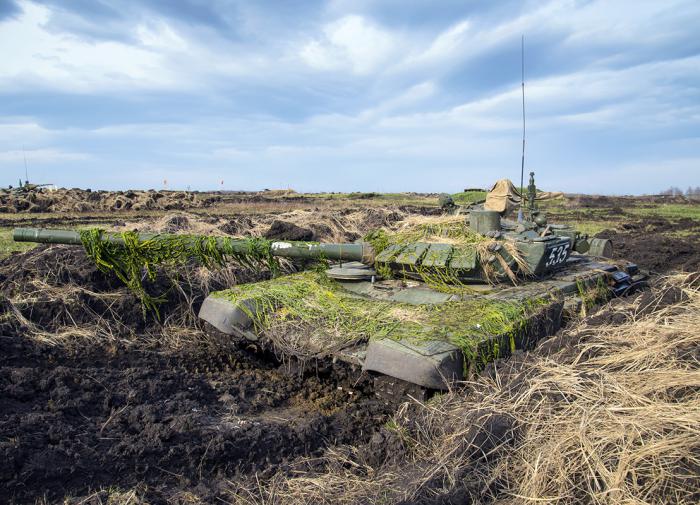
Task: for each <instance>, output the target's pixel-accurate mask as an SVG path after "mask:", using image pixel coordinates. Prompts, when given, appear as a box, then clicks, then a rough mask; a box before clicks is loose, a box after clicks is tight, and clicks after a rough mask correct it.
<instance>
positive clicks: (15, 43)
mask: <svg viewBox="0 0 700 505" xmlns="http://www.w3.org/2000/svg"><path fill="white" fill-rule="evenodd" d="M699 29H700V2H698V1H697V0H689V1H684V0H680V1H676V0H664V1H659V0H654V1H645V0H634V1H624V0H605V1H595V0H590V1H578V0H577V1H574V0H554V1H532V2H528V1H520V2H516V1H509V0H502V1H498V2H494V1H480V2H479V1H472V0H460V1H457V0H384V1H379V0H378V1H370V0H277V1H273V0H247V1H244V0H209V1H206V0H178V1H171V0H141V1H137V0H119V1H117V0H112V1H108V0H63V1H60V0H36V1H28V0H0V48H1V50H2V64H0V184H1V185H8V184H14V185H16V184H17V181H18V179H19V178H20V177H22V178H23V176H24V164H25V158H26V164H27V167H28V171H29V178H30V180H32V181H33V182H41V183H53V184H56V185H58V186H62V187H82V188H92V189H126V188H144V189H146V188H155V189H161V188H164V187H167V188H168V189H186V188H190V189H193V190H194V189H198V190H209V189H225V190H260V189H263V188H290V187H291V188H293V189H295V190H297V191H418V192H442V191H446V192H456V191H461V190H462V189H464V188H466V187H488V186H490V185H491V184H492V183H493V182H494V181H495V180H497V179H500V178H503V177H508V178H510V179H512V180H514V181H516V183H517V182H518V180H519V177H520V163H521V149H522V110H521V107H522V103H521V100H522V98H521V36H522V35H524V37H525V102H526V103H525V107H526V154H525V171H526V173H527V172H529V171H535V172H536V174H537V182H538V186H540V187H543V188H545V189H550V190H561V191H567V192H586V193H603V194H640V193H656V192H659V191H661V190H663V189H666V188H668V187H669V186H679V187H681V188H686V187H688V186H689V185H692V186H698V185H700V36H699V35H698V30H699Z"/></svg>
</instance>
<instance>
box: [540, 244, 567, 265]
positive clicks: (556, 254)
mask: <svg viewBox="0 0 700 505" xmlns="http://www.w3.org/2000/svg"><path fill="white" fill-rule="evenodd" d="M568 252H569V243H568V242H566V243H564V244H561V245H558V246H556V247H552V249H550V251H549V257H548V258H547V262H546V263H545V266H547V267H551V266H553V265H558V264H559V263H563V262H564V261H565V260H566V257H567V255H568Z"/></svg>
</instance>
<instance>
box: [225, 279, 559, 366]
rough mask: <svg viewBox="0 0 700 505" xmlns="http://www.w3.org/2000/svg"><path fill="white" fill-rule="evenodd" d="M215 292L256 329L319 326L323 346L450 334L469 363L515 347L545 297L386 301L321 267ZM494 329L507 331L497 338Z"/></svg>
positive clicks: (274, 332) (271, 333)
mask: <svg viewBox="0 0 700 505" xmlns="http://www.w3.org/2000/svg"><path fill="white" fill-rule="evenodd" d="M213 296H215V297H218V298H223V299H226V300H228V301H229V302H231V303H233V304H234V305H236V306H237V307H239V308H240V309H241V310H243V311H244V312H245V313H246V314H247V315H248V317H250V318H251V320H252V321H253V325H254V331H255V333H256V334H265V335H267V336H268V337H272V338H273V339H274V338H285V337H286V336H287V335H289V334H291V333H293V332H294V331H295V330H297V331H300V332H302V333H306V334H308V333H315V334H316V339H317V340H319V339H324V340H323V345H322V346H321V347H322V348H324V349H329V348H331V349H332V348H334V347H336V346H344V345H348V344H350V343H355V342H366V341H368V340H370V339H375V338H391V339H396V340H406V341H412V342H421V341H429V340H446V341H449V342H451V343H453V344H454V345H456V346H458V347H459V348H460V349H462V351H463V352H464V355H465V357H466V359H467V361H469V364H470V365H474V364H476V365H480V364H483V363H486V362H488V361H490V360H491V359H492V358H493V357H498V356H500V355H502V354H503V353H504V352H506V351H512V350H513V348H514V346H515V342H514V338H515V335H516V334H518V333H519V332H521V331H522V330H523V329H524V325H526V324H527V321H528V320H529V318H530V316H531V315H532V314H533V313H534V312H536V311H537V310H538V309H540V308H541V307H542V306H543V305H545V304H546V303H548V302H547V301H546V300H544V299H537V300H532V301H527V302H514V301H503V300H496V299H492V298H486V297H483V296H482V297H471V298H469V299H465V300H460V301H451V302H447V303H444V304H439V305H412V304H407V303H400V302H394V301H381V300H376V299H372V298H366V297H362V296H359V295H355V294H352V293H349V292H347V291H345V290H344V289H343V288H342V287H341V286H340V285H339V284H338V283H337V282H335V281H334V280H332V279H330V278H328V277H327V276H326V275H325V273H323V272H318V271H316V272H302V273H298V274H293V275H288V276H283V277H278V278H276V279H271V280H268V281H263V282H257V283H253V284H244V285H240V286H236V287H233V288H231V289H228V290H225V291H219V292H216V293H214V294H213ZM497 336H500V337H503V338H500V339H499V338H493V337H497ZM504 345H505V346H506V348H505V349H504V348H503V346H504ZM298 351H300V353H301V352H302V351H303V350H302V349H299V350H298Z"/></svg>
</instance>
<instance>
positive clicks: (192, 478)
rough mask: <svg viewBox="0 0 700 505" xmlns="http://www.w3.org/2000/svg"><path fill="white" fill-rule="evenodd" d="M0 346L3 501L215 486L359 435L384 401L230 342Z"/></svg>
mask: <svg viewBox="0 0 700 505" xmlns="http://www.w3.org/2000/svg"><path fill="white" fill-rule="evenodd" d="M0 345H1V346H2V349H3V352H2V354H1V355H0V488H4V489H7V490H8V492H9V495H8V496H7V499H8V500H10V501H11V502H12V501H15V502H18V503H23V502H30V503H31V502H33V501H34V500H35V499H37V498H40V497H42V496H45V497H47V498H49V499H58V498H61V497H63V496H66V495H73V496H76V495H84V494H87V493H89V492H90V491H92V490H95V489H99V488H106V487H118V488H121V489H129V488H130V487H133V486H136V485H143V484H145V485H146V486H147V487H148V493H147V495H146V498H147V499H151V500H153V501H155V502H158V501H160V500H163V499H166V497H167V496H168V495H170V494H172V493H174V492H177V491H178V490H183V489H188V490H191V489H192V488H194V487H196V486H197V484H198V483H205V484H206V485H205V487H206V488H207V489H216V487H217V485H216V483H217V481H220V480H221V481H223V480H225V479H231V478H234V477H235V476H237V475H241V474H247V473H251V472H263V473H264V472H271V471H274V470H277V469H279V468H280V466H281V465H283V464H284V463H285V462H287V461H290V460H291V459H293V458H295V457H297V456H300V455H305V456H310V455H314V454H316V453H318V452H320V451H321V450H322V449H323V448H324V447H325V446H326V445H328V444H339V443H340V444H342V443H352V444H355V443H361V442H363V441H366V440H367V439H369V437H370V436H371V434H372V433H373V430H374V427H376V426H378V425H380V424H381V423H382V422H383V421H384V419H385V414H386V412H387V408H386V407H385V406H384V405H382V404H381V403H380V402H378V401H377V400H375V399H374V398H373V395H372V392H371V387H370V386H369V383H368V382H361V383H358V384H355V385H354V387H353V382H352V381H351V377H350V376H349V375H347V374H346V372H347V371H346V370H344V369H342V368H339V367H331V368H328V369H326V370H320V371H319V372H318V373H317V374H309V375H305V376H301V375H299V374H293V375H289V374H286V373H285V372H284V371H283V369H282V368H281V367H278V366H276V364H274V363H272V362H270V361H269V360H266V359H264V358H262V357H259V356H256V355H255V354H252V353H251V352H248V351H246V350H244V349H239V348H235V349H228V350H221V349H214V348H211V349H204V350H199V349H197V350H190V351H189V352H182V353H167V352H153V351H152V350H146V349H133V348H132V349H115V348H104V347H94V348H88V349H80V350H78V352H77V353H75V354H71V353H68V352H67V351H66V350H64V349H60V348H56V347H53V348H52V347H46V346H42V345H38V344H36V343H34V342H31V341H29V340H27V339H25V338H23V337H22V336H20V335H14V336H3V337H0ZM350 393H352V394H350ZM200 487H201V486H200ZM211 492H215V491H211Z"/></svg>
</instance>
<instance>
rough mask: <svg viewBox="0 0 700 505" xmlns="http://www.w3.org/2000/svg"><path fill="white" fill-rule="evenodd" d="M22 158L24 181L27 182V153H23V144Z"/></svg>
mask: <svg viewBox="0 0 700 505" xmlns="http://www.w3.org/2000/svg"><path fill="white" fill-rule="evenodd" d="M22 156H23V157H24V181H25V182H29V172H28V171H27V153H26V152H25V151H24V144H23V145H22Z"/></svg>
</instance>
